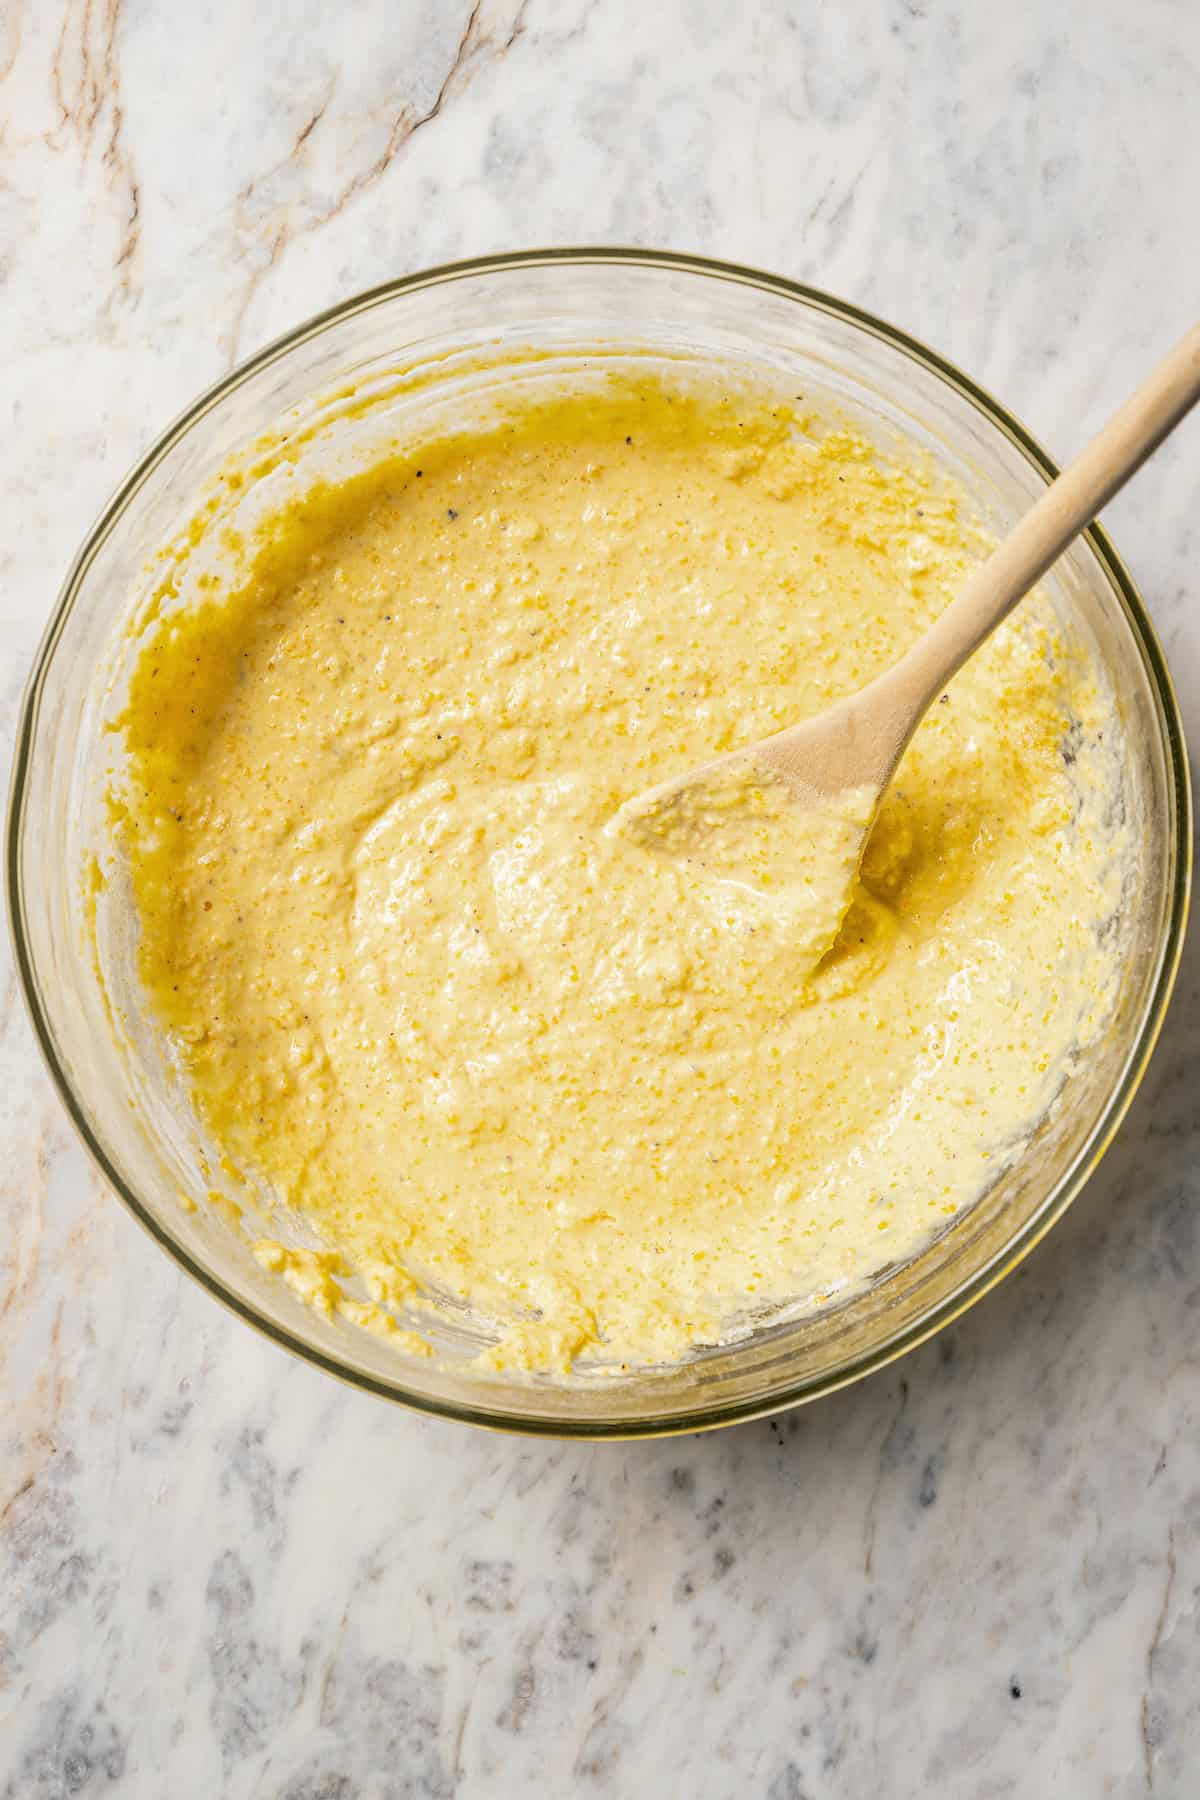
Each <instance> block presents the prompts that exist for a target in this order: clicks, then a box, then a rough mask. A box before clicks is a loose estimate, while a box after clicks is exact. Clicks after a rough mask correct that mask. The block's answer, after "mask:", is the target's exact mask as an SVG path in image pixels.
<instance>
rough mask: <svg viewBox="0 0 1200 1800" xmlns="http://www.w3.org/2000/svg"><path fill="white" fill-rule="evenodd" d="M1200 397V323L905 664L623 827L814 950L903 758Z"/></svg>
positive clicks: (684, 786) (721, 761) (830, 931)
mask: <svg viewBox="0 0 1200 1800" xmlns="http://www.w3.org/2000/svg"><path fill="white" fill-rule="evenodd" d="M1198 399H1200V325H1196V326H1194V327H1193V328H1192V330H1191V331H1190V332H1189V333H1188V334H1187V336H1186V337H1185V338H1184V339H1183V341H1182V342H1181V343H1179V344H1178V345H1176V347H1175V349H1174V350H1173V351H1172V352H1171V354H1170V355H1169V356H1168V357H1167V358H1166V359H1165V361H1163V362H1162V363H1160V364H1159V366H1158V367H1157V368H1156V369H1155V370H1154V372H1153V374H1152V375H1150V376H1149V378H1148V379H1147V380H1146V381H1144V382H1143V383H1142V385H1141V386H1140V387H1139V388H1137V389H1136V390H1135V392H1134V393H1133V394H1132V395H1131V396H1130V398H1129V399H1128V400H1127V401H1126V402H1125V404H1124V406H1122V407H1121V409H1120V411H1119V412H1117V413H1116V414H1115V415H1114V417H1113V418H1112V419H1110V420H1109V422H1108V424H1107V425H1106V426H1105V427H1104V429H1103V430H1102V431H1101V432H1100V434H1099V435H1098V436H1097V437H1095V438H1093V439H1092V442H1091V443H1090V444H1089V445H1088V447H1087V449H1086V450H1084V451H1083V453H1082V454H1081V455H1080V456H1078V457H1077V458H1076V459H1075V461H1074V462H1073V463H1071V464H1070V465H1069V466H1068V467H1067V468H1066V469H1064V470H1063V472H1062V474H1061V475H1059V476H1058V478H1057V479H1056V480H1055V481H1053V482H1051V484H1050V486H1049V487H1048V488H1047V489H1046V491H1045V493H1044V494H1042V495H1041V497H1040V498H1039V499H1038V500H1036V501H1035V502H1034V504H1033V506H1032V507H1031V508H1030V510H1029V511H1028V512H1027V513H1026V514H1025V517H1024V518H1023V519H1022V520H1021V522H1020V524H1019V525H1017V526H1016V527H1015V529H1014V530H1013V531H1012V532H1011V533H1010V534H1009V536H1008V537H1007V538H1005V539H1004V541H1003V543H1001V544H1000V545H999V546H998V547H997V548H996V549H995V550H993V552H992V553H991V555H990V556H989V557H988V558H987V560H986V561H985V562H984V563H982V564H981V565H980V567H979V568H977V569H976V570H975V571H974V572H973V573H972V574H971V575H970V576H969V577H968V578H967V581H966V582H965V583H964V585H963V588H962V591H961V593H959V594H958V595H957V596H956V598H955V599H954V600H953V601H951V603H950V605H949V606H948V607H947V608H946V610H945V612H943V613H942V614H941V616H940V617H939V618H938V619H937V620H936V621H935V622H934V624H933V625H931V626H930V628H929V630H928V631H927V632H926V633H925V635H924V636H923V637H921V638H919V639H918V641H917V642H916V643H915V644H914V645H913V646H912V648H911V649H910V650H908V651H907V652H906V653H905V655H904V656H902V657H901V659H900V661H899V662H898V663H896V664H894V665H893V667H892V668H890V669H888V670H886V671H885V672H884V674H882V675H879V676H877V677H876V679H875V680H874V681H872V682H870V683H869V684H868V685H867V686H866V687H865V688H862V689H860V690H859V692H858V693H856V694H851V695H850V696H849V697H848V698H847V699H845V700H840V701H838V702H837V704H836V705H834V706H831V707H829V708H828V710H827V711H825V712H823V713H820V714H818V715H817V716H816V717H815V718H812V719H805V720H804V721H803V723H802V724H799V725H793V726H791V727H790V728H789V729H788V730H786V731H780V732H776V733H775V734H774V736H772V737H769V738H763V739H761V740H760V741H759V742H758V743H756V744H752V745H750V746H749V747H748V748H744V749H741V750H735V751H733V752H732V753H731V754H729V755H727V756H722V757H718V758H717V759H716V760H715V761H714V762H709V763H704V764H702V765H701V767H699V768H697V769H693V770H691V771H689V772H688V773H687V774H686V775H682V776H678V777H676V778H675V779H674V780H672V781H666V782H663V783H662V784H661V785H660V786H657V787H654V788H651V789H649V790H648V791H647V792H645V793H643V794H639V795H638V796H637V797H636V798H635V799H633V800H630V801H627V802H626V803H625V805H624V806H623V807H622V808H621V810H620V812H619V813H618V815H617V818H616V820H615V821H614V827H615V828H616V829H617V830H619V831H621V832H622V833H623V834H625V835H626V836H629V837H632V838H633V839H634V840H635V841H636V842H637V843H639V844H641V845H643V846H644V847H645V848H647V849H652V850H656V851H658V852H660V853H666V854H668V855H673V856H679V857H682V858H683V859H685V860H686V861H690V862H694V863H697V864H699V865H700V866H701V867H702V868H703V869H704V870H705V871H706V872H707V873H708V874H710V875H713V876H716V877H717V878H718V879H723V880H730V881H734V882H736V883H738V884H739V885H740V886H742V887H745V888H749V889H751V890H756V891H758V892H759V893H764V894H767V895H769V896H774V897H775V898H776V899H777V900H778V902H779V903H780V904H781V905H784V906H786V908H787V913H788V919H789V923H790V924H792V925H795V924H797V923H799V922H801V921H802V922H803V928H804V933H805V935H806V937H807V939H808V940H809V949H810V951H811V954H812V956H813V959H814V960H817V959H819V957H820V956H822V955H823V954H824V952H825V951H826V950H827V949H828V948H829V946H830V945H831V944H832V942H833V939H834V937H835V936H836V935H837V932H838V929H839V927H840V925H841V922H842V919H843V917H844V916H845V913H846V909H847V907H848V906H849V903H850V898H851V894H852V891H853V886H854V881H855V879H856V876H857V873H858V865H859V861H860V858H861V856H862V850H863V846H864V844H865V843H866V840H867V837H868V835H869V833H870V830H871V826H872V824H873V823H874V819H875V815H876V812H877V811H878V808H879V802H880V800H881V799H882V797H883V793H884V790H885V789H886V787H887V785H888V783H889V781H890V780H891V778H892V775H893V773H894V772H895V769H896V765H897V763H898V762H899V761H900V758H901V756H902V755H903V753H904V750H905V747H906V746H907V744H908V742H909V739H910V738H911V737H912V735H913V733H914V731H915V730H916V729H917V726H918V725H919V724H920V722H921V720H922V719H923V718H924V716H925V714H926V712H927V711H928V710H929V707H930V706H931V705H932V704H933V702H934V701H935V700H936V699H937V697H938V696H939V695H940V694H941V693H942V691H943V689H944V688H945V686H946V684H947V682H948V681H949V680H950V678H951V677H952V676H953V675H954V673H955V671H956V670H957V669H959V668H961V666H962V664H963V663H964V662H965V661H966V660H967V658H968V657H969V656H971V655H973V654H974V652H975V651H976V650H977V649H978V648H979V646H980V644H982V643H983V642H984V640H985V639H986V638H987V637H989V636H990V635H991V633H992V632H993V631H995V629H996V627H997V625H999V624H1000V623H1001V621H1002V620H1003V619H1005V618H1006V617H1007V616H1008V614H1009V613H1010V612H1011V611H1012V609H1013V607H1014V606H1015V605H1016V604H1017V602H1018V600H1020V599H1021V598H1022V597H1023V596H1024V595H1025V594H1027V593H1028V592H1029V589H1030V588H1031V587H1032V586H1033V585H1034V583H1035V582H1036V581H1037V580H1038V579H1039V578H1040V577H1041V576H1042V575H1044V574H1045V572H1046V570H1047V569H1048V568H1049V567H1050V565H1051V563H1052V562H1054V561H1055V559H1056V558H1057V557H1058V556H1060V555H1061V554H1062V552H1063V551H1064V550H1065V549H1066V547H1067V545H1068V544H1070V542H1071V541H1072V539H1073V538H1075V537H1077V536H1078V534H1079V533H1080V532H1081V531H1083V530H1084V528H1085V527H1086V526H1087V525H1089V524H1090V523H1091V521H1092V520H1093V519H1094V518H1095V516H1096V514H1097V512H1098V511H1099V510H1100V508H1101V507H1102V506H1103V505H1104V503H1105V501H1106V500H1109V499H1111V497H1112V495H1113V494H1115V493H1116V492H1117V490H1118V489H1119V488H1121V487H1123V486H1124V484H1125V483H1126V482H1127V481H1128V480H1129V478H1130V476H1131V475H1132V474H1134V472H1135V471H1136V470H1137V469H1139V468H1140V467H1141V465H1142V463H1143V462H1144V461H1145V460H1146V458H1147V457H1148V456H1149V455H1150V454H1151V452H1152V451H1153V450H1155V449H1157V447H1158V445H1159V444H1160V443H1161V442H1162V440H1163V439H1164V438H1165V437H1166V436H1167V434H1168V432H1170V431H1171V430H1173V428H1174V427H1175V426H1176V425H1177V424H1178V423H1179V421H1180V419H1182V418H1183V416H1184V414H1185V413H1187V412H1188V411H1189V410H1190V408H1191V407H1193V406H1194V405H1195V404H1196V401H1197V400H1198Z"/></svg>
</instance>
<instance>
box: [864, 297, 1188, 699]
mask: <svg viewBox="0 0 1200 1800" xmlns="http://www.w3.org/2000/svg"><path fill="white" fill-rule="evenodd" d="M1197 400H1200V325H1194V326H1193V327H1192V329H1191V330H1190V331H1189V332H1188V334H1187V336H1186V337H1185V338H1184V339H1183V340H1182V341H1181V342H1180V343H1178V344H1177V345H1176V346H1175V348H1174V350H1172V351H1171V353H1170V355H1169V356H1167V357H1166V358H1165V359H1164V360H1163V361H1162V362H1161V363H1159V365H1158V367H1157V368H1156V369H1155V370H1154V372H1153V374H1151V375H1150V376H1149V377H1148V378H1147V379H1146V380H1145V381H1144V382H1143V383H1142V384H1141V386H1140V387H1139V388H1137V389H1135V391H1134V392H1133V393H1132V394H1131V395H1130V397H1129V399H1128V400H1127V401H1126V402H1125V404H1124V406H1122V407H1121V408H1120V410H1119V411H1118V412H1116V413H1114V415H1113V417H1112V418H1111V419H1110V420H1109V421H1108V424H1107V425H1106V426H1105V427H1104V429H1103V430H1102V431H1101V432H1100V433H1099V435H1098V436H1096V437H1094V438H1093V439H1092V441H1091V443H1090V444H1089V445H1088V446H1087V449H1086V450H1084V451H1083V452H1082V454H1081V455H1079V456H1077V457H1076V458H1075V461H1074V462H1073V463H1070V464H1069V465H1068V466H1067V467H1066V468H1065V469H1064V470H1063V472H1062V474H1061V475H1060V476H1059V477H1058V479H1057V480H1056V481H1052V482H1051V484H1050V486H1049V487H1048V488H1047V489H1046V491H1045V493H1044V494H1043V495H1042V496H1041V498H1040V499H1039V500H1037V501H1035V503H1034V505H1033V506H1031V507H1030V509H1029V511H1028V512H1027V513H1026V514H1025V517H1024V518H1023V519H1022V520H1021V522H1020V524H1019V525H1018V526H1017V527H1016V529H1015V531H1013V532H1012V533H1011V534H1010V535H1009V536H1008V537H1006V538H1005V540H1004V542H1003V543H1002V544H1000V545H999V546H998V547H997V548H996V549H995V550H993V552H992V554H991V555H990V556H989V557H988V559H987V561H986V562H984V563H982V564H981V565H980V567H979V568H978V569H976V570H975V571H974V573H973V574H972V575H971V576H970V577H969V578H968V579H967V581H966V582H965V583H964V584H963V587H962V590H961V592H960V593H959V594H958V595H957V596H956V598H955V599H954V600H953V601H951V603H950V605H949V606H948V607H947V608H946V610H945V612H944V613H942V615H941V617H940V618H939V619H938V620H937V621H936V622H935V623H934V625H933V626H932V627H931V628H930V630H929V631H927V632H926V633H925V635H924V636H923V637H922V638H921V640H920V642H919V643H917V644H914V645H913V647H912V649H911V650H910V651H909V652H908V654H907V655H906V656H903V657H901V659H900V661H899V662H898V663H897V664H896V665H895V666H894V667H893V668H892V669H890V670H889V671H888V673H887V674H886V675H885V676H883V677H881V678H880V685H882V684H883V683H884V682H886V683H887V684H888V686H889V688H890V689H891V696H890V697H891V699H892V704H893V706H894V707H895V709H896V710H897V711H898V710H899V708H900V707H901V706H904V707H906V708H908V707H910V708H911V712H912V718H913V723H914V725H915V724H916V723H917V722H918V721H919V719H920V717H921V715H922V714H923V713H924V711H925V709H926V708H927V707H928V706H929V705H930V704H931V702H932V701H933V699H934V698H935V696H936V695H937V694H938V693H939V692H940V691H941V689H942V688H944V687H945V685H946V683H947V682H948V681H949V680H950V677H951V676H952V675H953V674H954V672H955V670H956V669H958V668H960V667H961V665H962V664H963V663H964V662H966V660H967V658H968V656H970V655H971V654H972V652H973V651H974V650H977V649H978V647H979V645H980V644H981V643H982V642H983V640H984V638H986V637H987V636H988V634H989V633H990V632H992V631H994V630H995V628H996V626H997V625H999V623H1000V621H1001V620H1002V619H1003V618H1004V617H1005V616H1006V614H1008V613H1009V612H1011V610H1012V608H1013V607H1014V606H1015V605H1016V604H1017V601H1018V600H1020V599H1021V598H1022V596H1023V595H1025V594H1027V593H1028V592H1029V589H1030V588H1031V587H1032V586H1033V585H1034V583H1035V582H1036V581H1037V580H1038V579H1039V578H1040V577H1041V576H1042V575H1044V574H1045V573H1046V570H1047V569H1048V568H1049V567H1050V565H1051V563H1052V562H1054V561H1055V560H1056V559H1057V558H1058V557H1059V556H1061V554H1062V552H1063V551H1064V550H1065V549H1066V547H1067V545H1068V544H1069V543H1070V542H1071V540H1072V539H1073V538H1075V537H1077V536H1078V535H1079V533H1080V532H1081V531H1082V530H1083V528H1084V526H1085V525H1089V524H1090V523H1091V521H1092V520H1093V519H1094V518H1095V516H1096V514H1097V513H1098V512H1099V510H1100V508H1101V507H1102V506H1103V505H1104V503H1105V501H1106V500H1110V499H1111V498H1112V496H1113V495H1114V494H1115V493H1116V492H1117V490H1118V488H1121V487H1123V486H1124V484H1125V483H1126V482H1127V481H1128V480H1129V477H1130V476H1131V475H1132V474H1134V472H1135V471H1136V470H1137V469H1140V468H1141V466H1142V464H1143V463H1144V462H1145V460H1146V458H1147V457H1148V456H1149V455H1150V454H1151V452H1152V451H1154V450H1156V449H1157V448H1158V446H1159V444H1161V443H1162V441H1163V439H1164V438H1165V437H1166V436H1167V433H1168V432H1169V431H1171V430H1173V428H1174V427H1175V426H1176V425H1177V424H1178V423H1179V421H1180V419H1182V418H1183V416H1184V414H1185V413H1186V412H1188V411H1189V410H1190V409H1191V408H1192V407H1193V406H1194V405H1195V404H1196V401H1197ZM868 691H869V690H868Z"/></svg>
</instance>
